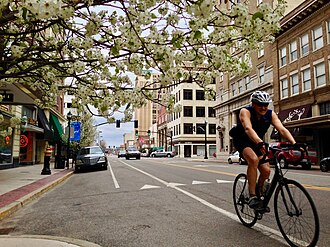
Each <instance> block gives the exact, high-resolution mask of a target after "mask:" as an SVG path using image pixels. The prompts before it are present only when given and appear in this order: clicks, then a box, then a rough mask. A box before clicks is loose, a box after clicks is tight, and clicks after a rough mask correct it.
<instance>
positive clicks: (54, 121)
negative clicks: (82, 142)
mask: <svg viewBox="0 0 330 247" xmlns="http://www.w3.org/2000/svg"><path fill="white" fill-rule="evenodd" d="M49 123H50V127H51V128H52V130H53V133H54V142H62V136H63V133H64V132H63V128H62V125H61V123H60V121H59V120H58V118H57V117H56V116H55V115H54V114H52V113H51V114H50V121H49Z"/></svg>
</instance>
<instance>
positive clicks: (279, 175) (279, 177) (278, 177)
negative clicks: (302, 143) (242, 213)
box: [262, 147, 306, 214]
mask: <svg viewBox="0 0 330 247" xmlns="http://www.w3.org/2000/svg"><path fill="white" fill-rule="evenodd" d="M269 149H270V150H271V151H272V152H273V158H272V159H267V160H265V161H264V162H263V163H265V162H269V161H271V160H274V161H275V162H274V163H275V173H274V176H273V177H272V182H271V184H270V188H269V190H268V191H267V194H266V195H264V199H263V200H262V208H263V209H265V208H267V206H268V203H269V201H270V199H271V198H272V196H273V193H274V192H275V190H276V187H277V185H278V184H285V183H283V181H285V180H286V178H285V177H284V175H283V172H282V169H281V167H280V164H279V162H278V160H277V157H276V152H278V151H282V150H292V148H278V147H269ZM305 151H306V150H305ZM302 157H303V151H301V158H302ZM287 191H288V195H289V198H290V201H291V203H292V204H293V205H294V208H295V209H296V212H297V214H299V213H298V211H299V210H298V207H297V206H296V203H295V202H294V200H293V199H292V195H291V193H290V191H289V190H287ZM281 193H283V191H282V192H281ZM285 205H286V207H287V203H286V202H285ZM287 211H288V213H289V210H288V208H287Z"/></svg>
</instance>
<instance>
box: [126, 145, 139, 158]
mask: <svg viewBox="0 0 330 247" xmlns="http://www.w3.org/2000/svg"><path fill="white" fill-rule="evenodd" d="M125 157H126V159H127V160H129V159H130V158H136V159H137V160H139V159H140V158H141V153H140V151H139V150H137V149H136V147H128V148H127V150H126V156H125Z"/></svg>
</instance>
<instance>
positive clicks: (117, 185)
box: [108, 160, 120, 189]
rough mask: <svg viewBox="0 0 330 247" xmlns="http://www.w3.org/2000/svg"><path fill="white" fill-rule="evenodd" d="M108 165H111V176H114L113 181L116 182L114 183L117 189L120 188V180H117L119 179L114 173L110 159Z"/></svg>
mask: <svg viewBox="0 0 330 247" xmlns="http://www.w3.org/2000/svg"><path fill="white" fill-rule="evenodd" d="M108 166H109V170H110V173H111V177H112V180H113V183H114V185H115V188H116V189H119V188H120V186H119V184H118V181H117V179H116V177H115V174H114V173H113V170H112V167H111V165H110V161H109V160H108Z"/></svg>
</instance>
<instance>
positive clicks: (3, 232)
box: [0, 227, 15, 235]
mask: <svg viewBox="0 0 330 247" xmlns="http://www.w3.org/2000/svg"><path fill="white" fill-rule="evenodd" d="M14 229H15V228H14V227H10V228H0V235H7V234H9V233H10V232H11V231H13V230H14Z"/></svg>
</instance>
